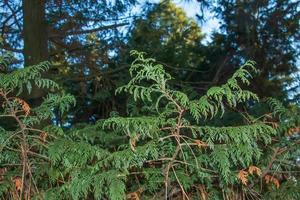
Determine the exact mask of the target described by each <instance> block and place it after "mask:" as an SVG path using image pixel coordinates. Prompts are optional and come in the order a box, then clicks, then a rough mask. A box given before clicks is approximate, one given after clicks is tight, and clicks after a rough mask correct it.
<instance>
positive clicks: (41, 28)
mask: <svg viewBox="0 0 300 200" xmlns="http://www.w3.org/2000/svg"><path fill="white" fill-rule="evenodd" d="M22 3H23V4H22V8H23V37H24V52H23V55H24V61H25V63H24V64H25V67H26V66H31V65H36V64H39V63H40V62H43V61H46V60H48V36H47V21H46V17H45V0H23V1H22ZM43 76H44V77H46V76H47V75H46V74H43ZM32 85H33V87H32V92H31V93H30V94H28V93H26V94H23V95H24V97H25V100H26V101H27V102H28V103H29V105H30V106H31V107H36V106H38V105H40V104H41V103H42V101H43V97H44V96H45V95H46V91H45V90H43V89H40V88H38V87H37V86H35V85H34V84H33V83H32ZM47 123H49V120H46V121H45V122H41V124H40V126H41V127H42V126H43V124H47Z"/></svg>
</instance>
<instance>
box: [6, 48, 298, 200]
mask: <svg viewBox="0 0 300 200" xmlns="http://www.w3.org/2000/svg"><path fill="white" fill-rule="evenodd" d="M132 54H133V55H134V56H135V57H136V59H135V61H134V62H133V63H132V65H131V68H130V75H131V80H130V81H129V82H128V83H127V84H126V85H124V86H121V87H120V88H119V89H118V90H117V91H116V92H117V93H121V92H127V93H129V94H130V97H129V98H132V99H133V101H135V102H136V104H133V105H131V106H136V107H139V109H135V110H134V111H133V112H129V113H128V115H126V116H120V115H119V114H118V113H117V112H112V114H111V117H110V118H108V119H103V120H99V121H97V122H96V123H95V124H84V123H81V124H75V125H73V126H72V127H71V128H68V129H66V128H62V127H58V126H54V125H49V126H47V127H45V128H44V129H43V130H38V129H35V128H34V125H35V124H37V123H39V122H40V121H42V120H44V119H46V118H49V117H50V118H51V117H53V116H54V115H55V113H54V111H55V110H59V111H60V112H66V111H67V110H68V109H69V108H70V106H71V105H72V104H74V98H73V97H72V96H70V95H66V94H62V95H57V94H49V95H48V96H47V97H46V98H45V100H44V101H43V103H42V104H41V105H40V106H38V107H37V108H32V109H31V110H30V113H28V112H27V113H26V110H24V106H23V107H22V105H17V103H18V102H20V101H14V99H12V100H11V101H9V103H5V104H3V110H1V112H2V113H1V115H0V116H2V117H7V115H11V111H12V110H11V109H12V108H14V107H18V106H19V107H20V106H21V107H22V109H21V110H22V112H21V114H18V113H17V114H16V112H15V113H14V114H13V116H14V118H17V121H18V120H19V121H20V122H21V124H22V125H21V126H19V127H15V128H14V129H12V130H6V129H5V128H3V127H2V128H1V135H0V142H1V151H2V152H1V157H0V165H1V166H0V169H3V170H4V168H5V172H4V171H3V172H2V171H1V173H2V174H1V175H5V178H1V181H2V183H3V184H1V194H0V195H1V197H3V198H7V199H9V198H12V194H16V195H20V192H22V191H23V190H25V189H26V188H27V189H28V188H30V187H29V185H32V186H33V188H34V189H29V191H31V190H32V191H33V192H32V193H31V195H32V196H34V197H35V198H37V199H113V200H118V199H125V198H129V199H130V198H133V199H134V198H141V199H147V198H155V199H169V198H173V197H179V198H186V199H193V198H206V199H222V198H229V197H230V195H232V193H234V194H235V195H236V196H240V197H242V196H245V195H246V196H249V198H250V197H252V198H257V199H260V198H262V197H264V198H266V199H268V198H269V199H272V198H279V197H280V196H282V195H281V193H280V191H283V190H284V189H286V191H289V192H288V193H289V194H287V196H286V197H288V198H289V199H297V198H298V197H299V189H298V188H299V183H298V182H299V180H297V179H298V176H297V175H296V173H294V172H293V171H296V170H297V165H296V164H294V162H295V160H296V159H298V157H299V133H298V132H299V124H300V123H299V122H300V120H299V108H298V107H297V106H292V107H291V108H285V107H284V106H283V105H282V104H280V102H278V101H276V100H273V99H269V100H267V101H266V103H261V104H263V105H269V107H270V109H269V110H271V114H270V113H267V114H264V113H263V114H262V115H261V116H257V114H252V115H250V114H249V113H245V112H244V111H242V110H239V109H240V108H242V106H248V107H251V108H252V109H255V107H253V104H254V102H256V101H258V98H257V96H256V95H255V94H254V93H252V92H250V91H247V90H243V89H242V87H241V85H245V84H246V85H247V84H250V81H249V79H250V78H251V74H250V73H249V72H250V71H255V68H254V63H253V62H251V61H248V62H246V64H245V65H243V66H241V67H240V68H239V69H238V70H237V71H236V72H235V73H234V74H233V75H232V77H231V78H230V79H229V80H228V81H227V82H226V83H225V84H223V85H221V86H215V87H212V88H211V89H209V90H208V91H207V93H206V94H205V95H203V96H201V97H193V98H191V97H189V95H188V94H185V93H183V92H182V91H178V90H176V89H174V88H172V87H171V86H170V84H169V82H170V81H171V80H172V76H171V75H170V74H168V73H167V72H166V71H165V70H164V68H163V66H162V65H160V64H156V62H155V60H154V59H151V58H145V57H144V54H143V53H139V52H136V51H133V52H132ZM44 69H45V64H41V65H37V66H33V67H28V68H25V69H19V70H18V71H16V72H13V73H10V74H5V75H4V74H3V75H1V76H3V77H4V76H5V77H6V79H7V80H9V81H10V82H12V83H11V85H10V87H13V88H9V87H8V86H7V85H6V83H3V85H0V87H1V89H2V91H6V90H7V89H8V91H9V92H13V91H19V90H20V87H27V89H28V88H31V87H28V86H27V84H28V82H32V81H33V82H34V83H36V84H37V85H38V83H39V82H48V80H46V79H42V78H41V75H40V71H43V70H44ZM31 70H32V71H33V72H32V74H31V73H30V71H31ZM28 73H29V74H30V77H31V78H29V77H24V75H25V74H28ZM16 74H17V75H16ZM16 76H18V77H19V78H18V80H15V79H16V78H15V77H16ZM22 80H24V81H23V82H22ZM1 83H2V82H1ZM53 85H55V84H54V83H53V82H48V84H44V85H42V84H40V85H38V86H39V87H42V86H45V87H50V88H51V86H53ZM53 89H54V88H53ZM29 90H30V89H29ZM5 94H6V96H7V95H9V94H10V93H5ZM2 96H3V97H6V96H4V95H2ZM14 103H15V104H16V105H14ZM19 104H20V103H19ZM261 104H258V103H257V105H261ZM9 106H12V107H9ZM232 109H237V110H239V112H240V114H242V116H243V117H244V118H243V120H237V122H236V123H234V124H229V125H222V126H221V125H220V126H219V125H217V123H215V122H216V121H215V120H216V119H218V118H220V117H221V118H222V116H223V117H224V116H226V114H227V113H228V112H229V111H230V110H232ZM14 110H16V109H14ZM261 110H262V109H260V111H261ZM224 124H225V123H224ZM287 133H288V134H289V136H288V137H287ZM24 136H25V138H24ZM13 138H14V139H13ZM24 142H25V144H26V145H25V146H24ZM24 147H26V148H27V155H28V159H26V162H27V163H28V165H26V166H27V167H25V170H24V168H22V167H23V166H24V165H23V164H22V163H23V162H24V158H23V157H22V155H23V154H21V156H20V153H22V152H23V151H22V148H24ZM23 153H24V152H23ZM250 168H251V169H256V170H257V175H260V176H261V179H259V178H258V177H257V176H256V175H254V174H253V171H252V172H250ZM298 168H299V167H298ZM247 169H249V173H251V174H248V172H246V170H247ZM239 172H243V173H242V174H247V176H240V174H241V173H239ZM24 173H25V176H24ZM286 174H288V175H289V176H286ZM19 177H21V178H22V180H23V179H24V180H23V181H22V183H23V186H22V187H21V188H18V187H17V185H16V182H14V181H13V180H17V179H18V178H19ZM28 177H29V179H28ZM266 177H269V178H268V179H267V178H266ZM270 177H272V178H270ZM265 180H268V181H265ZM279 182H280V186H279ZM277 186H279V189H278V188H276V187H277ZM297 190H298V191H297ZM291 191H292V192H291Z"/></svg>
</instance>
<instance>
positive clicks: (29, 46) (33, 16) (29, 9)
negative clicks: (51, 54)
mask: <svg viewBox="0 0 300 200" xmlns="http://www.w3.org/2000/svg"><path fill="white" fill-rule="evenodd" d="M23 15H24V16H23V20H24V21H23V34H24V60H25V66H29V65H35V64H38V63H40V62H42V61H45V60H47V59H48V38H47V22H46V18H45V0H23Z"/></svg>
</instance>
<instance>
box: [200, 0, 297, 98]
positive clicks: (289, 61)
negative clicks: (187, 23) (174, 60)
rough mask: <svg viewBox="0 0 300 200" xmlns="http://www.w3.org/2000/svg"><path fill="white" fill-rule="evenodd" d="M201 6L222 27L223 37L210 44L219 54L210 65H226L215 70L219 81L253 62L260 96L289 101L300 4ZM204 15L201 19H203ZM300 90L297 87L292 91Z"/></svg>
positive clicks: (271, 1)
mask: <svg viewBox="0 0 300 200" xmlns="http://www.w3.org/2000/svg"><path fill="white" fill-rule="evenodd" d="M199 3H200V5H201V6H202V8H204V10H207V11H205V12H213V13H214V14H215V16H216V17H217V18H218V19H220V23H221V28H220V29H221V32H222V33H215V34H214V36H213V39H212V40H213V42H212V44H211V46H214V47H216V48H219V49H220V50H219V51H216V54H214V56H213V60H211V61H210V62H213V61H214V60H216V61H218V60H221V63H222V62H224V64H222V65H219V66H221V67H220V68H218V69H217V70H216V79H218V80H222V79H223V78H224V77H227V76H229V75H230V74H231V73H232V71H234V70H235V67H233V66H238V65H239V64H240V63H242V62H244V60H247V59H252V60H255V61H256V62H257V66H258V69H259V71H260V75H259V76H257V78H256V79H255V80H254V81H253V85H252V87H253V89H254V90H255V91H256V92H257V93H258V94H259V96H277V97H278V98H280V99H287V90H288V89H287V88H288V87H287V86H288V85H289V84H291V83H292V82H293V77H292V76H293V75H294V73H295V72H296V71H297V59H298V58H299V53H300V51H299V42H297V40H299V37H300V27H299V26H300V25H299V20H300V12H299V5H300V1H289V0H278V1H277V0H266V1H246V0H236V1H223V0H218V1H214V2H211V1H205V0H204V1H199ZM205 12H203V13H202V14H203V15H202V16H201V15H199V16H198V17H199V18H200V19H203V16H204V15H205ZM199 13H200V12H199ZM220 51H222V52H223V53H220ZM218 62H219V61H218ZM298 84H299V83H298ZM298 86H299V85H297V86H296V87H295V85H294V87H293V89H295V88H297V87H298Z"/></svg>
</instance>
